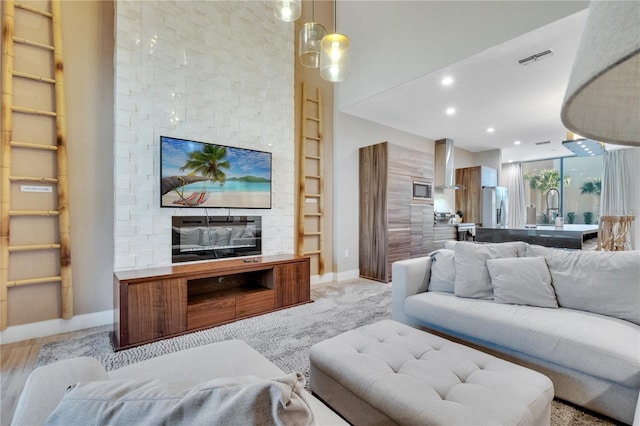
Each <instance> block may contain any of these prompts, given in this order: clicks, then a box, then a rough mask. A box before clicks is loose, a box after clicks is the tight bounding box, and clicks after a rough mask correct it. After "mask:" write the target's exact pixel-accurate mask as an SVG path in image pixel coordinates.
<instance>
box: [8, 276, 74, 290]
mask: <svg viewBox="0 0 640 426" xmlns="http://www.w3.org/2000/svg"><path fill="white" fill-rule="evenodd" d="M60 281H62V277H61V276H54V277H42V278H30V279H26V280H13V281H7V287H16V286H19V285H28V284H42V283H53V282H60Z"/></svg>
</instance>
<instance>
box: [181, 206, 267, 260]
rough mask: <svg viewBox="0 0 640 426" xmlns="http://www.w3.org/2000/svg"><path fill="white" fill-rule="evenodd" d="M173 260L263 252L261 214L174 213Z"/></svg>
mask: <svg viewBox="0 0 640 426" xmlns="http://www.w3.org/2000/svg"><path fill="white" fill-rule="evenodd" d="M171 225H172V227H171V246H172V252H171V261H172V262H173V263H177V262H190V261H196V260H207V259H222V258H227V257H238V256H259V255H261V254H262V218H261V217H260V216H173V217H172V220H171Z"/></svg>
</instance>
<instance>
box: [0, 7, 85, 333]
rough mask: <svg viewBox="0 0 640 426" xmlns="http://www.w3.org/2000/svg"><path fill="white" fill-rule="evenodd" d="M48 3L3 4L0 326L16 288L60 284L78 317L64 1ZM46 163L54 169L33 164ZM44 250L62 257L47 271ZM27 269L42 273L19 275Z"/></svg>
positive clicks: (68, 312)
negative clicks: (69, 179) (70, 197)
mask: <svg viewBox="0 0 640 426" xmlns="http://www.w3.org/2000/svg"><path fill="white" fill-rule="evenodd" d="M49 5H50V7H49V9H50V10H44V9H38V8H34V7H32V6H30V5H28V4H22V3H19V2H15V1H14V0H6V1H4V4H3V11H2V33H3V39H2V111H1V117H2V146H1V153H2V158H1V162H0V177H1V182H2V186H1V192H0V217H1V223H0V241H1V242H2V244H1V246H2V248H1V249H0V251H1V252H0V281H1V282H0V330H4V329H6V328H7V326H8V308H9V298H8V295H9V289H10V288H12V287H19V286H25V285H34V284H46V283H54V284H59V285H60V287H61V291H60V293H61V297H60V299H61V311H62V312H61V316H62V318H64V319H68V318H71V317H72V316H73V291H72V285H71V282H72V280H71V249H70V238H69V202H68V197H67V194H68V190H67V142H66V121H65V101H64V63H63V59H62V31H61V25H60V0H51V1H50V2H49ZM45 7H46V6H45ZM16 22H18V23H19V24H20V28H17V27H16V25H15V24H16ZM27 27H28V28H29V29H27ZM33 28H38V29H39V30H38V31H33ZM40 29H41V30H40ZM21 31H22V32H21ZM23 35H24V36H23ZM47 57H48V58H47ZM17 68H20V69H17ZM14 89H15V91H14ZM42 130H44V131H42ZM46 156H51V158H48V157H46ZM36 158H37V160H38V161H35V160H34V159H36ZM42 163H44V164H51V167H50V169H51V170H50V171H48V170H47V167H37V166H33V165H34V164H42ZM47 174H49V175H47ZM47 194H49V195H47ZM41 221H44V222H45V223H42V222H41ZM44 228H46V229H47V231H46V232H41V230H42V229H44ZM50 228H51V231H49V229H50ZM39 238H42V240H38V239H39ZM30 240H34V241H33V242H26V243H25V241H30ZM35 240H37V241H35ZM44 240H46V241H44ZM51 240H53V241H51ZM47 250H54V251H56V252H57V257H58V258H59V262H56V265H54V266H53V267H52V269H53V270H52V271H51V272H50V273H48V272H47V273H42V269H43V268H46V266H42V265H39V264H38V263H39V260H40V259H41V257H39V254H41V253H42V251H47ZM29 255H33V256H34V257H33V258H32V259H28V258H25V257H24V256H29ZM16 257H21V259H15V258H16ZM25 264H26V265H27V266H28V267H27V268H25V267H24V265H25ZM18 265H22V266H19V267H18ZM14 266H16V268H15V269H14ZM41 266H42V267H41ZM15 270H18V272H15V273H14V271H15ZM27 273H34V275H37V276H31V277H28V276H19V277H17V276H16V275H23V274H24V275H26V274H27ZM52 303H57V302H56V301H52Z"/></svg>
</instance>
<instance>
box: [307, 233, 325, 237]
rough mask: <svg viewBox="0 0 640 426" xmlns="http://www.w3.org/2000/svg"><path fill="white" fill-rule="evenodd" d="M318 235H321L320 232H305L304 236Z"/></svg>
mask: <svg viewBox="0 0 640 426" xmlns="http://www.w3.org/2000/svg"><path fill="white" fill-rule="evenodd" d="M319 235H322V233H321V232H305V233H304V236H305V237H317V236H319Z"/></svg>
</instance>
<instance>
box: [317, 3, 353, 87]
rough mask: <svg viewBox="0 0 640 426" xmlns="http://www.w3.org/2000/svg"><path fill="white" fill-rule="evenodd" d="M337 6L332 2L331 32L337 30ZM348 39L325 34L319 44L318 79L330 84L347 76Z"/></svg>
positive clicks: (342, 36) (335, 33) (340, 35)
mask: <svg viewBox="0 0 640 426" xmlns="http://www.w3.org/2000/svg"><path fill="white" fill-rule="evenodd" d="M337 11H338V8H337V4H336V0H334V2H333V27H334V28H333V30H334V31H336V30H337V17H336V15H337ZM349 44H350V41H349V37H347V36H346V35H344V34H340V33H338V32H334V33H333V34H327V35H326V36H324V38H323V39H322V42H321V43H320V51H321V52H320V77H322V78H323V79H324V80H327V81H331V82H334V83H335V82H339V81H342V80H344V79H345V78H346V77H347V75H348V74H349Z"/></svg>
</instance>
